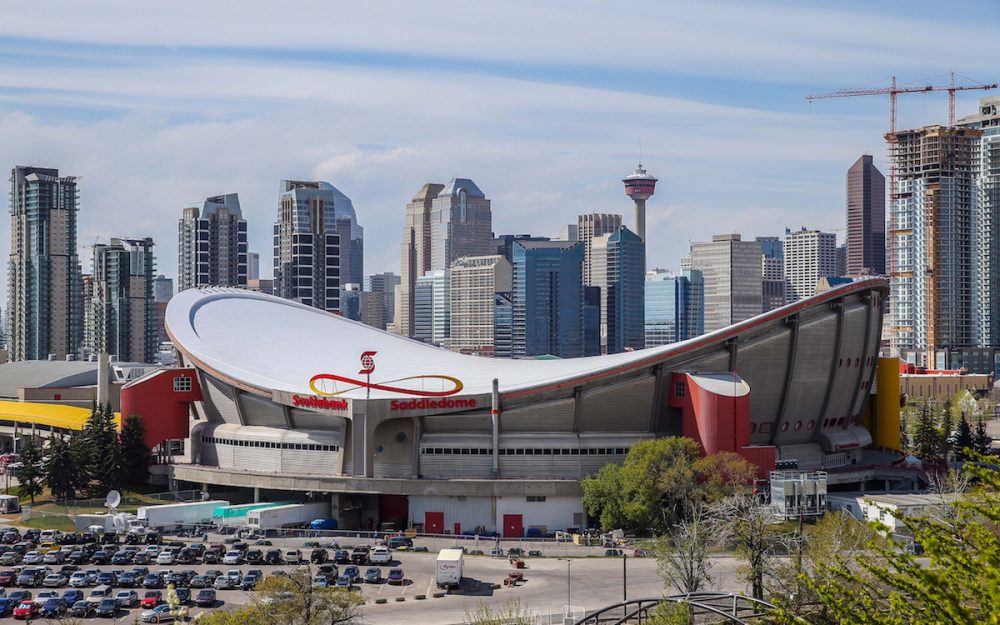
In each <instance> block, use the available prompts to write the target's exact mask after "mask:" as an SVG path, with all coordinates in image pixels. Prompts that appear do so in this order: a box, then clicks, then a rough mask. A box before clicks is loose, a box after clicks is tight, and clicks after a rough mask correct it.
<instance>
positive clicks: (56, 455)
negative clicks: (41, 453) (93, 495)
mask: <svg viewBox="0 0 1000 625" xmlns="http://www.w3.org/2000/svg"><path fill="white" fill-rule="evenodd" d="M48 450H49V459H48V462H46V463H45V483H46V484H47V485H48V487H49V490H51V491H52V495H53V496H54V497H56V498H57V499H64V500H65V499H73V498H74V497H75V496H76V489H75V484H74V474H75V472H76V467H75V466H74V463H73V454H72V451H71V450H70V446H69V442H68V441H67V440H66V439H65V438H63V437H62V436H58V437H53V438H51V439H49V446H48Z"/></svg>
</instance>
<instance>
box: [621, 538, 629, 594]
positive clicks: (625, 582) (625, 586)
mask: <svg viewBox="0 0 1000 625" xmlns="http://www.w3.org/2000/svg"><path fill="white" fill-rule="evenodd" d="M627 563H628V556H627V555H625V550H624V549H622V603H625V602H626V601H628V566H627Z"/></svg>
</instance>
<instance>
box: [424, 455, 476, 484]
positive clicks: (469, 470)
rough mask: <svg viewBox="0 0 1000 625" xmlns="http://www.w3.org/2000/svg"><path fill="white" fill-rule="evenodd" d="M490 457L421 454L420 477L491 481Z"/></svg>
mask: <svg viewBox="0 0 1000 625" xmlns="http://www.w3.org/2000/svg"><path fill="white" fill-rule="evenodd" d="M492 471H493V463H492V462H491V459H490V457H489V456H444V455H425V454H420V475H421V477H425V478H437V479H462V478H464V479H490V478H491V477H493V473H492Z"/></svg>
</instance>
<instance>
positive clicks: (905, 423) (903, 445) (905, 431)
mask: <svg viewBox="0 0 1000 625" xmlns="http://www.w3.org/2000/svg"><path fill="white" fill-rule="evenodd" d="M899 446H900V451H902V452H903V453H904V454H908V453H910V451H911V450H912V445H911V443H910V415H909V414H908V413H907V412H906V411H903V413H902V415H901V416H900V419H899Z"/></svg>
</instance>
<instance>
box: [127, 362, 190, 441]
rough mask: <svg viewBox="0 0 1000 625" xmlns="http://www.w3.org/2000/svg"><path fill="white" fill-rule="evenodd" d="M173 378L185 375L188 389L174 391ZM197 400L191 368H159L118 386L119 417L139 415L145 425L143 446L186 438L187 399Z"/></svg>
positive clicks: (188, 403) (188, 404)
mask: <svg viewBox="0 0 1000 625" xmlns="http://www.w3.org/2000/svg"><path fill="white" fill-rule="evenodd" d="M176 378H189V379H190V380H191V390H189V391H181V390H177V391H175V390H174V380H175V379H176ZM200 399H201V388H200V387H199V386H198V377H197V376H196V375H195V371H194V369H161V370H159V371H157V372H155V373H153V374H150V375H148V376H146V377H144V378H141V379H139V380H136V381H134V382H130V383H129V384H127V385H126V386H125V387H124V388H122V400H121V401H122V409H121V414H122V418H123V419H124V418H125V417H130V416H132V415H139V417H141V418H142V423H143V425H144V426H146V445H147V446H148V447H149V448H150V449H152V448H154V447H156V446H157V445H159V444H160V443H162V442H163V441H165V440H170V439H178V438H187V436H188V414H189V411H190V407H191V402H194V401H198V400H200Z"/></svg>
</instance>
